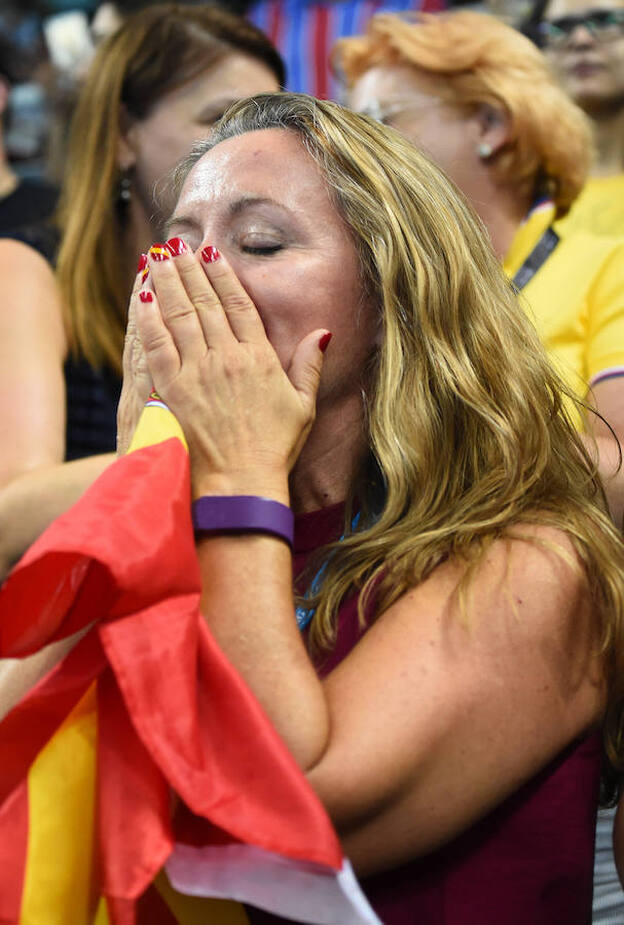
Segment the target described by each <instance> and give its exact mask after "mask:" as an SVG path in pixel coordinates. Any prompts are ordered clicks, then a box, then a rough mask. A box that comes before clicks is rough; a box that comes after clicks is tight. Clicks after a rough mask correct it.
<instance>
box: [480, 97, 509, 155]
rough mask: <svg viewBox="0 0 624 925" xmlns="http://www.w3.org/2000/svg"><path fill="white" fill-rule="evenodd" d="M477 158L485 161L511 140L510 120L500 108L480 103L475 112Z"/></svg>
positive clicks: (505, 111) (506, 113)
mask: <svg viewBox="0 0 624 925" xmlns="http://www.w3.org/2000/svg"><path fill="white" fill-rule="evenodd" d="M477 125H478V133H479V149H478V150H479V156H480V157H481V158H482V159H483V160H487V159H488V158H489V157H491V156H492V155H494V154H498V152H499V151H500V150H501V148H503V147H504V146H505V145H506V144H507V142H508V141H509V140H510V138H511V119H510V117H509V113H508V112H507V110H506V109H504V108H503V107H502V106H493V105H491V104H490V103H482V104H481V105H480V106H479V109H478V110H477Z"/></svg>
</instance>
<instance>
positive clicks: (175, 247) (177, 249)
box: [165, 238, 188, 257]
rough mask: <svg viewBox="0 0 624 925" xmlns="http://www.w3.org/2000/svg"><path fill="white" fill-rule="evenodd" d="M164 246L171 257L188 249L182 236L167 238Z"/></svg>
mask: <svg viewBox="0 0 624 925" xmlns="http://www.w3.org/2000/svg"><path fill="white" fill-rule="evenodd" d="M165 247H166V248H167V250H168V251H169V253H170V254H171V256H172V257H178V256H179V255H180V254H186V253H187V251H188V247H187V246H186V244H185V243H184V241H183V240H182V238H169V240H168V241H167V243H166V244H165Z"/></svg>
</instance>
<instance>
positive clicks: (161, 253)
mask: <svg viewBox="0 0 624 925" xmlns="http://www.w3.org/2000/svg"><path fill="white" fill-rule="evenodd" d="M149 255H150V257H151V258H152V260H170V259H171V254H170V253H169V251H168V250H167V247H166V245H165V244H152V246H151V247H150V249H149Z"/></svg>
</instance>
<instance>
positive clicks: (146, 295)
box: [139, 289, 154, 302]
mask: <svg viewBox="0 0 624 925" xmlns="http://www.w3.org/2000/svg"><path fill="white" fill-rule="evenodd" d="M139 298H140V300H141V302H153V301H154V296H153V295H152V293H151V292H150V291H149V289H142V290H141V291H140V292H139Z"/></svg>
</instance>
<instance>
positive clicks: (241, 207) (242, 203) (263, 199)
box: [165, 195, 289, 235]
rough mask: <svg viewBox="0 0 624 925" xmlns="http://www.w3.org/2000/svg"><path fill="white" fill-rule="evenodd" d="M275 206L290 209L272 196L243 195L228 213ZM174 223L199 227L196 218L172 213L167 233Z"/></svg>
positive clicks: (194, 227)
mask: <svg viewBox="0 0 624 925" xmlns="http://www.w3.org/2000/svg"><path fill="white" fill-rule="evenodd" d="M266 205H268V206H274V207H275V208H277V209H279V210H280V211H281V212H288V211H289V210H288V209H287V208H286V206H283V205H282V204H281V203H280V202H278V201H277V199H271V197H270V196H251V195H250V196H241V197H240V198H239V199H236V200H235V201H234V202H233V203H231V204H230V206H229V207H228V215H229V216H230V217H234V216H237V215H241V214H242V213H243V212H245V211H247V209H253V208H255V207H257V206H266ZM172 225H184V226H186V227H187V228H192V229H196V228H198V227H199V222H197V221H196V220H195V219H194V218H191V216H188V215H184V214H182V215H172V216H171V218H170V219H169V220H168V221H167V222H166V223H165V233H166V234H167V235H169V232H170V230H171V226H172Z"/></svg>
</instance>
